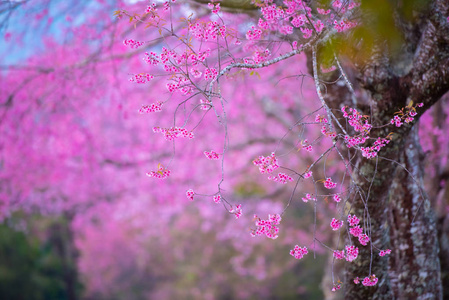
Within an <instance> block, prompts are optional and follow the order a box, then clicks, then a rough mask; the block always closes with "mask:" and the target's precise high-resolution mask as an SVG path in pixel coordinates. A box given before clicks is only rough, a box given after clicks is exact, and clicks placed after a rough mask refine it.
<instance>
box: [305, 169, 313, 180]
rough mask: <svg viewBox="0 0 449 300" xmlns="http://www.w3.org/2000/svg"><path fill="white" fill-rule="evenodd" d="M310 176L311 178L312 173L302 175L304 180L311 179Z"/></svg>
mask: <svg viewBox="0 0 449 300" xmlns="http://www.w3.org/2000/svg"><path fill="white" fill-rule="evenodd" d="M311 176H312V171H309V172H306V173H305V174H304V179H306V178H309V177H311Z"/></svg>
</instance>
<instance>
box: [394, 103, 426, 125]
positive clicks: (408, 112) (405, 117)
mask: <svg viewBox="0 0 449 300" xmlns="http://www.w3.org/2000/svg"><path fill="white" fill-rule="evenodd" d="M423 106H424V103H418V104H416V105H415V106H413V104H412V103H410V104H409V105H407V106H406V107H405V108H402V109H401V110H400V111H398V112H397V113H396V114H397V115H395V116H394V117H393V119H391V121H390V123H391V124H394V125H396V127H401V126H402V125H403V124H404V123H403V122H405V123H410V122H412V121H413V120H414V119H415V116H416V115H417V114H418V113H417V112H416V108H417V107H423Z"/></svg>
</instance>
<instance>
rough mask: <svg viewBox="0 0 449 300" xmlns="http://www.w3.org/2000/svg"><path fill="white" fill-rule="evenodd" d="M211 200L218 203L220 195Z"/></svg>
mask: <svg viewBox="0 0 449 300" xmlns="http://www.w3.org/2000/svg"><path fill="white" fill-rule="evenodd" d="M213 199H214V202H215V203H220V201H221V196H220V195H215V196H214V198H213Z"/></svg>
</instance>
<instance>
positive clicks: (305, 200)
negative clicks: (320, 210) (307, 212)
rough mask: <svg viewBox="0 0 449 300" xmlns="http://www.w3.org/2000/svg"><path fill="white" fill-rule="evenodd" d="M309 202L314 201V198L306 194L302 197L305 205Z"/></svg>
mask: <svg viewBox="0 0 449 300" xmlns="http://www.w3.org/2000/svg"><path fill="white" fill-rule="evenodd" d="M309 200H311V201H316V198H312V196H311V195H310V194H306V197H302V201H304V202H305V203H307V202H309Z"/></svg>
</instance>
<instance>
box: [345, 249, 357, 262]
mask: <svg viewBox="0 0 449 300" xmlns="http://www.w3.org/2000/svg"><path fill="white" fill-rule="evenodd" d="M345 248H346V261H349V262H351V261H353V260H354V259H356V258H357V256H358V255H359V248H357V247H356V246H354V245H352V246H346V247H345Z"/></svg>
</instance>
